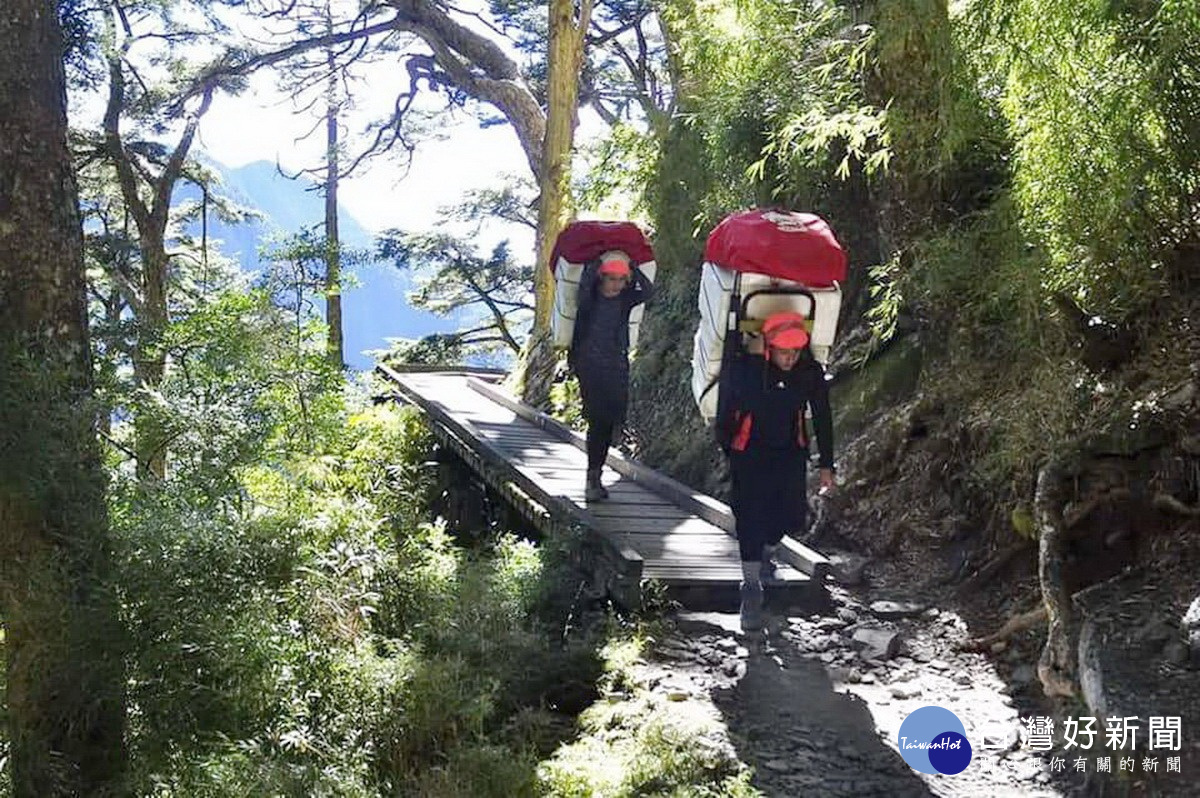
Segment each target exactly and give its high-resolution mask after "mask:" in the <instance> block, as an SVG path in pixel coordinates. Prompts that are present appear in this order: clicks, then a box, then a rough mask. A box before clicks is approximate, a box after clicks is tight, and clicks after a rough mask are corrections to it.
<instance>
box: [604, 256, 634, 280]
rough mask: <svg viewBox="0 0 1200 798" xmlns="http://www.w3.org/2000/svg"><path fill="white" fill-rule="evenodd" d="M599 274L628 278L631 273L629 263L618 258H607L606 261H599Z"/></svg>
mask: <svg viewBox="0 0 1200 798" xmlns="http://www.w3.org/2000/svg"><path fill="white" fill-rule="evenodd" d="M600 273H601V274H615V275H617V276H618V277H628V276H629V275H630V273H631V270H630V268H629V261H625V260H621V259H620V258H609V259H608V260H602V261H600Z"/></svg>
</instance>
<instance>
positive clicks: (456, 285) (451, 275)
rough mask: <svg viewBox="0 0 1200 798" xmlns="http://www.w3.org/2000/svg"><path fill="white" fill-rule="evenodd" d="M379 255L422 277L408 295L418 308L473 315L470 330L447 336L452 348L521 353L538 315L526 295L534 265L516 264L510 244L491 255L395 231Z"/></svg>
mask: <svg viewBox="0 0 1200 798" xmlns="http://www.w3.org/2000/svg"><path fill="white" fill-rule="evenodd" d="M379 255H380V257H383V258H387V259H390V260H393V261H394V262H395V263H396V266H397V268H400V269H411V270H413V271H417V272H418V274H421V277H420V278H419V280H418V281H417V290H416V291H414V292H413V293H411V294H410V295H409V297H408V299H409V302H410V303H411V304H412V305H413V306H414V307H419V308H425V309H426V310H429V311H431V312H433V313H437V314H438V315H441V316H450V315H460V316H462V315H465V316H466V317H467V319H468V327H467V328H466V329H462V330H458V331H457V332H455V333H453V334H451V335H449V336H446V338H447V339H448V341H447V344H446V345H447V346H450V347H453V348H454V349H455V350H457V351H458V352H465V353H472V352H483V353H486V352H494V351H496V350H507V351H508V352H509V353H511V354H514V355H515V354H517V353H519V352H520V351H521V341H523V340H524V338H525V336H526V332H525V328H526V325H527V324H528V323H529V322H530V320H531V318H532V313H533V306H532V305H530V304H529V300H528V298H527V296H526V295H527V293H528V291H529V286H531V285H533V267H532V266H528V265H521V264H518V263H516V262H514V261H513V259H512V256H511V254H510V253H509V247H508V242H507V241H504V242H501V243H500V244H497V245H496V247H495V248H494V249H493V250H492V252H491V254H490V255H488V256H486V257H485V256H482V255H479V254H478V253H477V252H476V251H475V247H474V245H473V244H471V243H470V242H469V241H467V240H465V239H460V238H457V237H455V236H452V235H449V234H445V233H430V234H424V235H418V234H409V233H404V232H401V231H399V230H389V231H387V232H386V233H384V234H383V236H381V238H380V241H379ZM464 311H465V313H464Z"/></svg>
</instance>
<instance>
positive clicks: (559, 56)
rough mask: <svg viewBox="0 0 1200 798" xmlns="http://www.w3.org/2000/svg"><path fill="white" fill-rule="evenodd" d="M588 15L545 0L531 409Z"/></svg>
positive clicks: (528, 371) (540, 400)
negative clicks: (543, 106) (547, 45)
mask: <svg viewBox="0 0 1200 798" xmlns="http://www.w3.org/2000/svg"><path fill="white" fill-rule="evenodd" d="M591 16H592V2H591V0H582V3H581V5H580V6H579V9H578V16H576V7H575V3H574V0H552V2H551V3H550V48H549V73H548V77H547V86H546V96H547V110H546V135H545V138H544V139H543V141H542V171H541V174H540V175H539V179H538V188H539V189H540V194H541V196H540V201H539V202H538V226H537V264H536V268H535V269H534V297H535V301H534V308H535V309H534V320H533V333H532V334H531V335H530V336H529V343H528V344H527V347H528V353H527V356H526V361H525V374H524V385H523V386H522V395H523V397H524V399H525V401H526V402H528V403H529V404H531V405H533V406H535V407H544V406H545V405H546V404H547V402H548V400H549V396H550V379H551V377H552V376H553V362H554V357H553V353H552V351H551V341H550V334H549V331H550V314H551V312H552V310H553V306H554V278H553V275H552V274H551V272H550V252H551V250H552V249H553V248H554V240H555V238H556V237H557V236H558V234H559V232H560V231H561V230H562V229H563V227H565V226H566V224H567V222H568V221H570V218H571V215H572V213H573V211H574V208H573V203H572V201H571V186H570V180H571V149H572V147H573V146H574V143H575V124H576V114H577V112H578V108H579V72H580V69H581V68H582V66H583V39H584V35H585V34H586V33H587V29H588V25H589V23H590V20H591Z"/></svg>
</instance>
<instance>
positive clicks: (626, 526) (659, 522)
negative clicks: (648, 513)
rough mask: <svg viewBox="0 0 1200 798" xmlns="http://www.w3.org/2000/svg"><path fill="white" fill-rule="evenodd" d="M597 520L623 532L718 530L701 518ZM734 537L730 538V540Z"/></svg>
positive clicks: (660, 532)
mask: <svg viewBox="0 0 1200 798" xmlns="http://www.w3.org/2000/svg"><path fill="white" fill-rule="evenodd" d="M597 520H599V521H602V522H603V523H604V524H605V525H607V526H608V527H609V528H611V529H616V530H619V531H621V532H623V533H629V532H642V533H645V532H653V533H656V534H659V535H667V534H674V535H686V534H689V533H698V534H702V535H711V534H712V533H713V532H714V531H718V530H717V528H716V527H715V526H713V525H712V524H710V523H708V522H707V521H701V520H700V519H699V518H687V519H685V520H683V521H672V520H670V519H667V518H604V519H597ZM726 537H728V536H726ZM732 539H733V538H730V540H732Z"/></svg>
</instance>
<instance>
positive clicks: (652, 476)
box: [466, 378, 832, 577]
mask: <svg viewBox="0 0 1200 798" xmlns="http://www.w3.org/2000/svg"><path fill="white" fill-rule="evenodd" d="M466 382H467V385H468V386H469V387H470V388H471V389H472V390H474V391H476V392H478V393H480V394H482V395H483V396H486V397H488V398H489V399H491V400H493V401H495V402H497V403H499V404H502V405H504V407H506V408H507V409H509V410H510V411H512V412H513V413H515V414H517V415H519V416H520V417H521V418H523V419H525V420H526V421H528V422H530V423H531V424H534V425H536V426H537V427H539V428H540V429H543V430H546V431H547V432H549V433H550V434H552V435H556V436H557V437H559V438H561V439H562V440H564V441H566V442H568V443H570V444H571V445H573V446H575V447H577V448H580V449H585V448H586V443H585V441H584V439H583V436H581V435H579V434H578V433H576V432H575V431H573V430H571V429H569V428H567V427H566V426H564V425H563V424H561V423H560V422H559V421H558V420H557V419H554V418H551V417H550V416H547V415H546V414H545V413H541V412H539V411H537V410H535V409H534V408H532V407H529V406H527V405H525V404H523V403H521V402H518V401H517V400H516V399H515V398H514V397H512V396H511V395H510V394H508V393H507V392H506V391H504V390H502V389H501V388H499V387H498V386H496V385H492V384H490V383H487V382H483V381H482V380H475V379H471V378H468V379H467V381H466ZM608 465H609V466H611V467H612V468H613V469H615V470H616V471H618V472H620V473H622V474H624V475H626V476H628V477H630V478H631V479H634V480H635V481H638V482H640V483H643V484H645V485H646V486H647V487H649V488H652V489H653V490H656V491H658V492H660V493H662V494H663V495H665V496H669V497H670V498H671V499H672V500H674V501H675V502H676V503H677V504H678V505H679V506H680V507H682V508H684V509H686V510H689V511H691V512H693V513H695V514H696V515H697V516H699V517H700V518H703V519H704V520H706V521H708V522H709V523H711V524H713V525H715V526H718V527H720V528H722V529H724V530H725V531H726V532H728V533H729V534H731V535H732V534H733V533H734V519H733V513H732V512H731V511H730V509H729V506H728V505H726V504H724V503H723V502H719V501H717V500H716V499H713V498H712V497H711V496H706V495H704V494H703V493H698V492H696V491H693V490H692V489H691V488H689V487H688V486H687V485H684V484H683V483H681V482H677V481H676V480H673V479H671V478H670V477H668V476H666V475H664V474H660V473H658V472H657V471H654V470H652V469H649V468H647V467H646V466H644V465H642V464H641V463H638V462H637V461H634V460H628V459H626V458H625V457H623V456H622V455H621V454H620V453H619V452H614V451H610V452H609V454H608ZM779 556H780V559H782V560H784V561H785V562H787V563H788V564H789V565H792V566H794V567H796V568H799V569H800V570H802V571H804V572H805V573H811V574H814V575H817V576H821V577H823V576H824V575H825V574H827V573H829V571H830V569H831V567H832V566H831V565H830V563H829V560H828V559H826V557H825V556H824V555H822V554H820V553H819V552H817V551H814V550H813V549H810V548H809V547H808V546H805V545H804V544H803V543H801V542H800V541H798V540H796V539H795V538H793V537H791V536H787V537H785V538H784V540H783V545H782V546H781V548H780V551H779Z"/></svg>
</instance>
